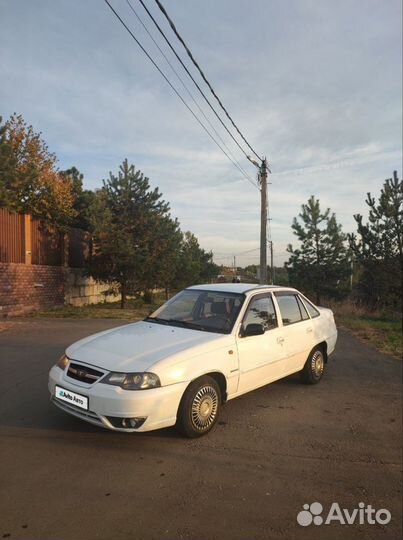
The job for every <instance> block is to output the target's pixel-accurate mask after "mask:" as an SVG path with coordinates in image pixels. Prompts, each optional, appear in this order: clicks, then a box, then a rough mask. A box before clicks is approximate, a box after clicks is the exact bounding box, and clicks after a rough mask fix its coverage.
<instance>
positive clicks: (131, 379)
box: [101, 373, 161, 390]
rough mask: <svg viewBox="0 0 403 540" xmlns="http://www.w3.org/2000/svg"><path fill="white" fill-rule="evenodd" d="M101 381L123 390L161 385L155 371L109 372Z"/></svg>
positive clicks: (143, 388) (144, 388) (145, 388)
mask: <svg viewBox="0 0 403 540" xmlns="http://www.w3.org/2000/svg"><path fill="white" fill-rule="evenodd" d="M101 382H103V383H105V384H112V385H113V386H120V388H123V390H147V389H149V388H157V387H158V386H161V382H160V379H159V377H158V375H155V373H109V375H107V376H106V377H105V378H104V379H102V381H101Z"/></svg>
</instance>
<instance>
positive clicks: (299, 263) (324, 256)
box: [286, 195, 349, 303]
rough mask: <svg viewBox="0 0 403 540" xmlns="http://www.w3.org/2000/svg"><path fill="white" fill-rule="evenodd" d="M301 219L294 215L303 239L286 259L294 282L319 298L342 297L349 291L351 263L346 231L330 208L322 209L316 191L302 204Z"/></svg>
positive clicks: (297, 233) (299, 236) (297, 228)
mask: <svg viewBox="0 0 403 540" xmlns="http://www.w3.org/2000/svg"><path fill="white" fill-rule="evenodd" d="M299 219H300V221H299V220H298V219H297V218H294V221H293V224H292V229H293V231H294V234H295V235H296V236H297V237H298V240H299V241H300V248H299V249H293V247H292V245H291V244H290V245H289V246H288V248H287V251H288V252H289V253H290V254H291V255H290V259H289V260H288V262H287V263H286V267H287V269H288V275H289V280H290V284H291V285H292V286H295V287H298V288H300V289H302V290H303V291H304V292H305V293H306V294H313V295H314V296H315V299H316V302H317V303H320V301H321V297H323V296H326V297H328V298H339V297H341V296H342V295H343V294H345V292H346V286H347V282H346V278H347V276H348V275H349V263H348V260H347V250H346V248H345V245H344V243H345V239H346V237H345V235H344V234H343V232H342V230H341V226H340V225H339V224H338V223H337V221H336V216H335V214H331V213H330V209H329V208H328V209H327V210H326V211H325V212H323V213H322V212H321V209H320V203H319V200H318V199H315V197H314V196H313V195H312V196H311V197H310V199H309V200H308V203H307V204H303V205H302V207H301V213H300V214H299Z"/></svg>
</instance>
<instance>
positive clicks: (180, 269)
mask: <svg viewBox="0 0 403 540" xmlns="http://www.w3.org/2000/svg"><path fill="white" fill-rule="evenodd" d="M218 271H219V267H218V266H217V265H216V264H215V263H213V253H212V252H211V251H210V252H206V251H204V250H203V249H202V248H201V247H200V245H199V242H198V240H197V238H196V236H195V235H194V234H193V233H191V232H190V231H187V232H186V233H185V234H184V235H183V238H182V242H181V246H180V253H179V259H178V266H177V271H176V279H175V287H176V288H178V289H182V288H184V287H187V286H189V285H195V284H197V283H206V282H210V281H211V279H212V278H213V277H214V276H216V275H217V273H218Z"/></svg>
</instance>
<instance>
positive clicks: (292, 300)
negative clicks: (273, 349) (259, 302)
mask: <svg viewBox="0 0 403 540" xmlns="http://www.w3.org/2000/svg"><path fill="white" fill-rule="evenodd" d="M274 295H275V300H276V302H277V305H278V308H279V312H280V316H281V320H282V324H283V328H282V330H283V337H284V347H285V350H286V354H287V361H286V365H285V370H284V375H288V374H290V373H294V372H296V371H300V370H301V369H302V368H303V367H304V364H305V362H306V359H307V358H308V355H309V353H310V351H311V350H312V348H313V346H314V345H315V343H314V333H313V324H312V320H311V319H310V317H309V315H308V312H307V310H306V308H305V306H304V304H303V303H302V301H301V299H300V298H299V295H298V293H296V292H291V291H279V292H276V293H274Z"/></svg>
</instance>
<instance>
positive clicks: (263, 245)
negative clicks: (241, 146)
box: [247, 156, 270, 285]
mask: <svg viewBox="0 0 403 540" xmlns="http://www.w3.org/2000/svg"><path fill="white" fill-rule="evenodd" d="M247 158H248V159H249V161H250V162H251V163H253V164H254V165H255V167H257V168H258V169H259V184H260V280H259V281H260V284H261V285H265V284H266V283H267V171H269V172H270V169H269V168H268V166H267V160H266V158H263V159H262V163H261V164H260V165H259V163H258V162H257V161H255V160H254V159H253V158H251V157H250V156H247Z"/></svg>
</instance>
